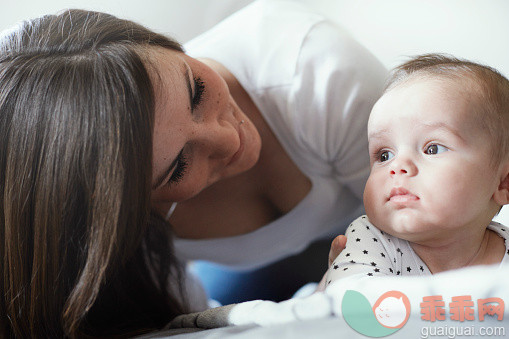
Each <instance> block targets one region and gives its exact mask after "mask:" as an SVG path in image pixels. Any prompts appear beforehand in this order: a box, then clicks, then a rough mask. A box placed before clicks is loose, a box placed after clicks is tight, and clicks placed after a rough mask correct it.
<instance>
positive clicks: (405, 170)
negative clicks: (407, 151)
mask: <svg viewBox="0 0 509 339" xmlns="http://www.w3.org/2000/svg"><path fill="white" fill-rule="evenodd" d="M417 173H418V169H417V166H416V165H415V163H414V162H413V161H412V160H411V159H409V158H408V157H400V158H398V157H396V158H395V159H393V161H392V164H391V167H390V174H391V176H395V175H405V176H414V175H416V174H417Z"/></svg>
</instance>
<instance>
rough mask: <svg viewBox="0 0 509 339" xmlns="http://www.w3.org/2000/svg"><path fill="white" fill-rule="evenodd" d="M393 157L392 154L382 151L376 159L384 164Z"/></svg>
mask: <svg viewBox="0 0 509 339" xmlns="http://www.w3.org/2000/svg"><path fill="white" fill-rule="evenodd" d="M393 157H394V153H392V152H391V151H382V152H380V155H379V157H378V159H379V160H380V162H384V161H387V160H391V159H392V158H393Z"/></svg>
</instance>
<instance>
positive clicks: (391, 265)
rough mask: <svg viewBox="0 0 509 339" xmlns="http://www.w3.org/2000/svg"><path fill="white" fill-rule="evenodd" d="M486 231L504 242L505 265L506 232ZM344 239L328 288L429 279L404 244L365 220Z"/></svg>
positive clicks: (495, 226) (507, 259) (499, 228)
mask: <svg viewBox="0 0 509 339" xmlns="http://www.w3.org/2000/svg"><path fill="white" fill-rule="evenodd" d="M488 229H490V230H492V231H494V232H495V233H497V234H498V235H499V236H500V237H502V238H503V239H504V244H505V247H506V255H504V257H503V259H502V261H501V263H500V264H501V265H506V264H509V239H508V238H509V228H508V227H506V226H504V225H502V224H499V223H497V222H494V221H492V222H491V223H490V224H489V225H488ZM346 237H347V243H346V247H345V249H344V250H343V251H342V252H341V254H340V255H339V256H338V257H337V258H336V259H335V260H334V262H333V263H332V265H331V266H330V268H329V271H328V272H327V283H328V284H329V283H331V282H334V281H336V280H339V279H342V278H345V277H347V276H350V275H354V274H362V275H365V276H382V275H396V276H399V275H431V272H430V270H429V269H428V266H426V264H425V263H424V262H423V261H422V260H421V258H420V257H419V256H418V255H417V253H415V252H414V250H413V249H412V247H411V246H410V243H409V242H408V241H406V240H403V239H400V238H397V237H394V236H392V235H390V234H387V233H385V232H383V231H381V230H379V229H378V228H377V227H376V226H373V224H372V223H371V222H370V221H369V220H368V218H367V217H366V216H362V217H359V218H358V219H357V220H355V221H354V222H353V223H352V224H351V225H350V226H349V227H348V229H347V230H346ZM444 260H445V259H444Z"/></svg>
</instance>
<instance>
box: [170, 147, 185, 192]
mask: <svg viewBox="0 0 509 339" xmlns="http://www.w3.org/2000/svg"><path fill="white" fill-rule="evenodd" d="M183 152H184V151H183V150H182V151H180V153H179V155H178V157H177V166H176V168H175V171H173V174H172V175H171V177H170V179H168V182H167V184H168V185H170V184H173V183H179V182H180V181H181V180H182V178H183V177H184V174H185V172H186V169H187V166H188V162H187V159H186V156H185V155H184V153H183Z"/></svg>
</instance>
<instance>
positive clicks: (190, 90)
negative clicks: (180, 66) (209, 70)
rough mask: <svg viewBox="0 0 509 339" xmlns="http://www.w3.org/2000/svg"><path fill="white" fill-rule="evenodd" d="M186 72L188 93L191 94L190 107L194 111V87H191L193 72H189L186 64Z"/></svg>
mask: <svg viewBox="0 0 509 339" xmlns="http://www.w3.org/2000/svg"><path fill="white" fill-rule="evenodd" d="M184 65H185V66H184V67H185V70H184V75H185V80H186V85H187V91H188V92H189V107H191V111H192V110H193V87H192V86H191V72H189V65H188V64H187V63H186V64H184Z"/></svg>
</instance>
